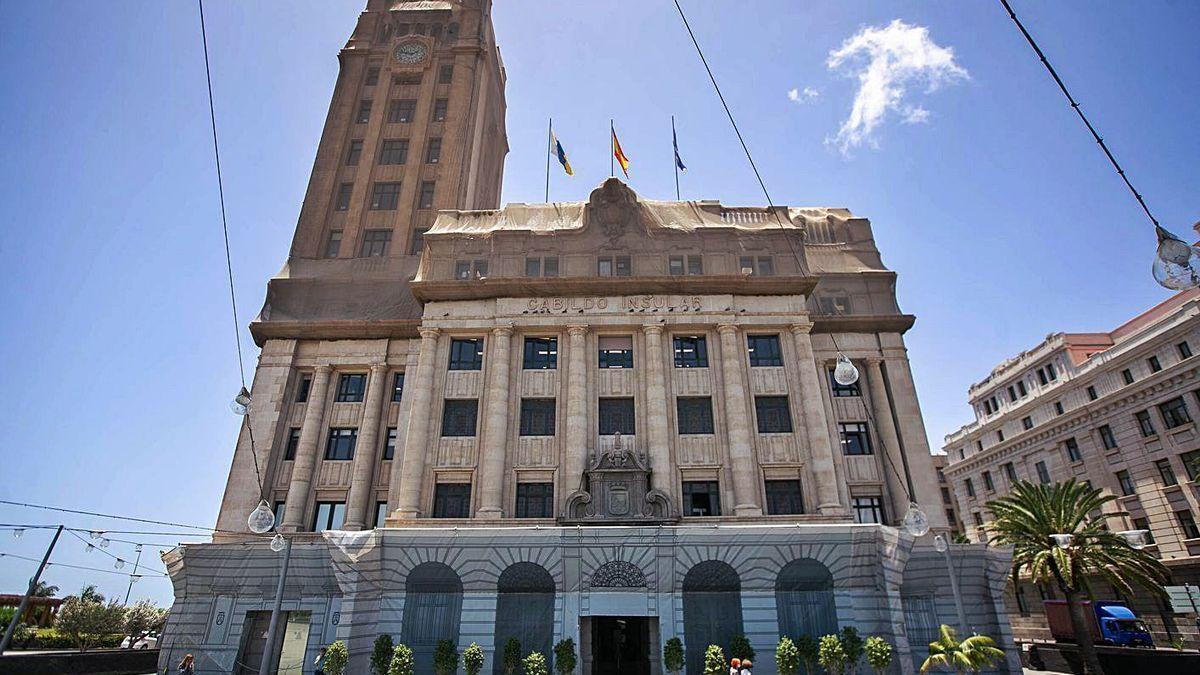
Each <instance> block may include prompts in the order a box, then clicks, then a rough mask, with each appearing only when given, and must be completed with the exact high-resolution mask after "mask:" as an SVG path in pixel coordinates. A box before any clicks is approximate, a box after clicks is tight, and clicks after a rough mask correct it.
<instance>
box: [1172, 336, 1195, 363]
mask: <svg viewBox="0 0 1200 675" xmlns="http://www.w3.org/2000/svg"><path fill="white" fill-rule="evenodd" d="M1175 349H1177V350H1179V358H1181V359H1190V358H1192V346H1191V345H1189V344H1188V343H1187V341H1186V340H1185V341H1184V342H1180V343H1179V344H1177V345H1175Z"/></svg>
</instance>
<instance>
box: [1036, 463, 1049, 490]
mask: <svg viewBox="0 0 1200 675" xmlns="http://www.w3.org/2000/svg"><path fill="white" fill-rule="evenodd" d="M1033 468H1034V470H1036V471H1037V476H1038V482H1039V483H1041V484H1042V485H1048V484H1049V483H1050V470H1049V469H1047V468H1046V463H1045V462H1038V463H1037V464H1034V465H1033Z"/></svg>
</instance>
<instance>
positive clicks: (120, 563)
mask: <svg viewBox="0 0 1200 675" xmlns="http://www.w3.org/2000/svg"><path fill="white" fill-rule="evenodd" d="M113 567H114V568H116V569H121V568H122V567H125V561H124V560H121V559H120V558H117V562H115V563H113Z"/></svg>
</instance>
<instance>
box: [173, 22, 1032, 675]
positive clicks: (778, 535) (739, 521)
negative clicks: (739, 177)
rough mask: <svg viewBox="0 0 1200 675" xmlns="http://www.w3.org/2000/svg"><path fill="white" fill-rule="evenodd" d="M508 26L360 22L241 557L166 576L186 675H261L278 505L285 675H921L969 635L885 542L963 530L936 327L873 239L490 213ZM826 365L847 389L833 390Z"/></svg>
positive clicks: (857, 231)
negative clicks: (325, 661) (284, 565)
mask: <svg viewBox="0 0 1200 675" xmlns="http://www.w3.org/2000/svg"><path fill="white" fill-rule="evenodd" d="M489 12H490V4H489V3H488V2H486V1H485V0H470V1H469V0H457V1H454V2H449V1H445V2H443V1H436V0H422V1H397V0H386V1H385V0H369V2H368V3H367V9H366V11H365V12H363V14H362V15H361V16H360V18H359V22H358V26H357V28H356V29H355V31H354V35H353V36H352V38H351V40H350V42H349V43H348V44H347V46H346V48H345V49H344V50H342V52H341V53H340V55H339V58H340V59H341V64H342V70H341V75H340V76H339V79H338V83H337V86H336V87H335V90H334V95H333V103H332V104H331V107H330V116H329V121H328V123H327V125H326V127H325V130H324V133H323V136H322V140H321V143H320V146H319V148H318V152H317V159H316V162H315V166H314V170H313V177H312V180H311V182H310V184H309V191H308V196H307V197H306V200H305V203H304V207H303V209H302V211H301V215H300V221H299V224H298V225H297V231H296V236H295V240H294V242H293V245H292V249H291V252H290V255H289V257H288V260H287V263H286V265H285V267H284V268H283V270H281V272H280V273H279V274H278V275H276V277H275V278H273V279H271V281H270V283H269V285H268V288H267V297H266V301H265V302H264V305H263V308H262V311H261V312H260V314H259V316H258V317H257V318H256V319H255V321H254V322H253V324H252V325H251V331H252V333H253V335H254V337H255V340H256V342H257V344H258V345H259V347H260V348H261V350H262V351H261V356H260V358H259V363H258V367H257V370H256V372H255V377H254V382H253V391H252V394H253V403H252V404H251V406H250V413H249V415H248V416H247V418H246V421H245V424H244V425H243V429H242V433H241V435H240V437H239V441H238V444H237V447H236V449H235V451H234V455H233V462H232V466H231V470H230V475H229V482H228V485H227V488H226V492H225V496H224V500H223V503H222V506H221V511H220V515H219V518H218V528H219V529H220V532H219V534H218V535H217V537H216V538H215V541H214V542H213V543H211V544H203V545H190V546H184V547H181V548H179V549H176V550H175V551H172V552H171V553H170V554H168V555H167V556H166V562H167V564H168V566H169V569H170V571H171V575H172V578H173V580H174V583H175V592H176V605H175V607H174V608H173V610H172V614H171V619H170V625H169V628H168V632H167V633H168V638H167V639H166V640H165V641H164V648H163V657H162V658H163V663H164V664H166V663H168V662H171V661H173V660H177V659H178V657H179V656H180V655H181V653H182V652H191V653H193V654H196V655H197V672H205V673H206V672H231V671H232V672H256V670H255V669H256V667H257V664H258V663H259V662H260V661H261V660H262V658H263V649H264V646H265V632H266V626H267V624H266V621H267V617H268V615H269V611H268V610H269V609H270V605H271V600H272V598H273V596H274V592H275V584H276V583H277V580H278V577H279V555H278V554H275V553H273V552H271V551H270V550H269V549H267V547H266V542H265V540H264V539H262V538H256V537H250V536H247V535H245V534H243V533H245V531H246V517H247V515H248V514H249V513H250V512H251V510H252V509H254V508H255V505H256V504H258V503H259V502H260V500H265V501H267V502H268V504H271V505H273V506H274V509H275V512H276V514H277V521H278V523H279V525H278V529H279V531H280V532H282V533H284V534H285V535H286V536H287V537H288V538H290V539H291V540H292V541H293V542H294V546H293V548H294V550H293V553H292V559H291V563H290V565H289V567H288V576H287V582H286V585H285V586H284V596H283V597H284V610H285V611H286V612H287V617H286V620H285V621H284V623H283V624H282V625H281V627H280V640H279V644H280V648H279V650H278V651H277V652H276V653H275V654H271V655H268V657H269V658H271V659H272V660H274V661H276V662H277V664H278V668H279V671H280V672H298V671H297V669H300V670H302V671H303V672H309V670H308V669H309V668H311V659H312V657H313V655H315V653H316V650H317V649H318V648H319V647H320V646H322V645H324V644H327V643H328V642H330V641H332V640H334V639H341V640H345V641H346V642H347V644H348V645H349V648H350V652H351V664H352V665H351V671H350V672H352V673H355V674H358V673H365V672H367V670H366V668H367V659H368V656H369V653H370V650H371V644H372V642H373V641H374V640H375V638H376V637H377V636H378V635H380V634H382V633H387V634H390V635H391V636H392V637H393V638H394V639H396V640H397V641H400V642H404V643H406V644H409V645H410V646H411V647H413V648H414V650H415V651H416V652H417V656H418V672H421V673H427V672H431V665H432V664H431V660H430V659H431V655H432V652H433V649H434V647H435V646H436V643H437V641H438V640H441V639H451V640H454V641H456V642H457V644H458V646H459V648H460V649H462V648H464V647H466V646H467V645H468V644H469V643H471V642H476V643H478V644H479V645H480V646H482V647H483V648H484V650H485V653H486V655H487V659H488V662H487V665H486V667H485V668H486V669H487V670H488V671H489V672H498V671H499V668H500V665H499V663H498V661H499V659H498V653H499V652H500V651H502V649H503V645H504V642H505V641H506V640H507V639H508V637H517V638H518V639H519V640H520V641H521V644H522V645H523V651H526V652H527V651H532V650H535V649H536V650H539V651H548V650H549V649H550V648H551V646H552V645H553V644H554V643H556V642H558V641H559V640H561V639H564V638H571V639H573V640H574V641H575V644H576V645H577V646H578V649H579V653H580V663H581V667H580V671H581V672H582V673H584V674H585V675H592V674H593V673H595V674H597V675H600V674H604V673H611V672H618V671H619V672H622V673H646V674H647V675H648V674H649V673H655V674H658V673H661V672H663V670H662V664H661V662H660V660H661V654H662V647H663V644H664V643H665V641H667V640H668V639H670V638H672V637H679V638H680V639H681V640H682V641H683V642H684V646H685V649H686V653H687V658H688V661H689V664H690V665H689V672H696V671H697V669H698V665H697V664H698V660H699V658H700V656H701V654H702V653H703V650H704V648H705V647H706V646H707V645H708V644H720V645H723V646H726V647H727V646H728V644H729V641H730V639H731V638H732V637H734V636H736V635H745V636H747V637H748V638H749V640H750V642H751V644H752V645H753V647H754V649H755V650H756V652H757V653H758V656H759V658H758V659H756V662H757V664H758V665H757V668H756V672H760V673H772V672H774V663H773V661H772V655H773V653H774V647H775V644H776V642H777V641H778V638H779V636H780V635H781V634H787V635H792V636H795V635H797V634H800V633H807V634H812V635H815V636H819V635H821V634H824V633H827V632H831V631H833V630H834V629H835V628H837V627H839V626H843V625H854V626H857V627H858V628H859V629H860V630H861V631H863V632H864V633H868V634H878V635H881V636H883V637H885V638H887V639H888V640H890V641H891V642H892V643H893V644H895V645H896V646H897V648H898V650H899V653H898V658H897V661H896V663H897V665H896V672H904V673H910V672H912V671H913V669H914V666H915V664H917V663H919V662H920V659H921V658H923V656H924V653H925V651H924V649H922V645H923V643H926V642H928V641H929V640H930V639H932V637H933V635H934V632H935V631H936V628H937V625H938V623H940V622H950V621H952V620H953V617H955V611H954V609H953V607H954V603H953V598H951V597H950V595H949V590H948V589H947V588H946V585H945V584H944V583H941V582H940V580H943V579H944V575H945V574H946V569H945V563H944V559H943V558H942V557H941V556H940V555H936V554H934V552H933V551H932V548H931V547H930V545H929V542H928V539H929V537H925V538H923V539H922V540H917V541H914V540H913V538H912V537H910V536H908V535H905V534H902V533H901V532H900V531H898V530H897V529H895V527H894V526H895V525H896V524H898V523H899V522H900V520H901V518H902V516H903V514H904V513H905V511H906V509H908V507H909V504H910V501H911V502H915V503H917V504H918V505H919V506H920V508H921V509H922V510H923V511H924V512H925V513H926V514H928V517H929V520H930V523H931V525H932V527H933V528H934V530H935V531H944V530H946V529H947V522H946V520H945V516H944V513H945V512H944V509H943V506H942V503H941V498H940V491H939V486H938V483H937V479H936V473H935V471H934V467H933V458H932V456H931V455H930V452H929V447H928V441H927V439H926V436H925V431H924V426H923V422H922V419H921V411H920V406H919V404H918V401H917V396H916V390H915V386H914V384H913V380H912V373H911V369H910V366H909V362H908V358H907V353H906V350H905V347H904V337H903V336H904V334H905V332H906V331H907V330H908V329H909V328H910V327H911V326H912V325H913V322H914V317H912V316H911V315H907V314H904V313H903V312H901V310H900V308H899V307H898V305H897V302H896V296H895V283H896V274H895V272H893V271H891V270H888V269H887V268H886V267H885V266H884V265H883V262H882V260H881V257H880V254H879V251H878V249H877V248H876V246H875V243H874V238H873V234H872V229H871V224H870V222H869V221H868V220H866V219H865V218H862V217H858V216H855V215H854V214H852V213H851V212H849V211H848V210H846V209H840V208H798V207H775V208H766V207H735V206H727V205H723V204H721V203H720V202H718V201H715V200H706V201H686V202H681V201H656V200H650V199H646V198H644V197H642V196H639V195H638V194H636V193H635V192H634V191H633V190H632V189H631V188H630V187H629V186H627V185H625V184H624V183H622V182H621V181H618V180H615V179H610V180H608V181H606V182H604V183H603V184H602V185H600V186H599V187H597V188H596V189H595V190H594V191H593V192H592V193H591V195H590V197H589V199H588V200H587V201H585V202H571V203H552V204H510V205H508V206H505V207H504V208H498V206H499V205H498V203H497V202H498V195H499V186H500V176H501V171H502V167H503V157H504V154H505V152H506V149H507V148H506V142H505V140H504V106H505V102H504V86H503V85H504V71H503V67H502V65H501V63H500V57H499V52H498V50H497V48H496V45H495V41H494V37H493V35H492V29H491V22H490V16H489ZM410 103H411V105H410ZM393 110H397V111H398V112H396V113H395V114H394V115H393V112H392V111H393ZM435 139H440V141H439V142H438V143H436V144H433V141H434V140H435ZM401 141H405V142H406V144H402V143H400V142H401ZM406 147H407V148H409V149H412V148H422V150H421V154H420V155H418V154H417V153H415V152H409V153H408V155H407V157H405V156H404V154H403V152H402V151H403V149H404V148H406ZM431 148H434V149H436V152H435V151H434V150H433V149H431ZM418 156H419V157H420V159H419V160H418V159H416V158H417V157H418ZM429 185H432V186H433V187H432V188H430V187H428V186H429ZM400 242H404V243H405V245H399V243H400ZM839 353H841V354H845V355H846V356H848V357H849V358H850V359H852V360H853V362H854V363H855V364H856V365H857V367H858V369H859V371H860V373H861V375H860V379H859V380H858V382H857V383H855V384H852V385H845V386H843V385H838V384H837V383H836V382H835V381H834V380H833V379H832V377H831V371H832V368H833V366H834V363H835V359H836V358H837V356H838V354H839ZM260 474H261V476H262V483H261V484H260V483H259V480H258V476H259V475H260ZM956 554H957V556H958V557H959V558H960V560H962V561H964V562H963V564H962V565H961V566H959V568H958V570H957V573H959V574H960V575H962V577H963V582H962V584H961V586H962V588H963V592H964V595H965V596H966V597H967V598H968V604H969V606H970V607H971V608H972V611H971V613H970V616H969V622H970V623H971V626H972V627H974V628H977V629H979V630H981V631H983V632H987V633H989V634H991V635H994V636H996V637H998V638H999V639H1000V641H1001V642H1002V643H1003V644H1010V643H1011V640H1010V639H1009V636H1008V632H1007V631H1008V627H1007V624H1006V622H1005V620H1004V616H1003V613H1002V612H1001V611H1000V607H1001V603H1002V598H1001V593H1002V589H1003V579H1004V574H1005V570H1006V564H1007V557H1006V554H1004V553H1003V552H1001V551H995V550H986V549H984V548H983V547H969V546H962V547H956ZM910 645H917V649H910ZM306 659H307V660H306ZM1016 663H1017V662H1016V658H1015V653H1011V652H1010V658H1009V660H1008V661H1007V662H1006V663H1005V664H1004V666H1003V668H1002V669H1001V670H1002V671H1004V672H1015V670H1016V668H1017V665H1016ZM306 664H309V665H306Z"/></svg>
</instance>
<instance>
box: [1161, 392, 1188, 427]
mask: <svg viewBox="0 0 1200 675" xmlns="http://www.w3.org/2000/svg"><path fill="white" fill-rule="evenodd" d="M1158 412H1159V413H1160V414H1162V418H1163V426H1164V427H1166V428H1168V429H1174V428H1175V427H1181V426H1183V425H1185V424H1187V423H1188V422H1191V421H1192V415H1191V413H1189V412H1188V407H1187V403H1185V402H1184V400H1183V397H1182V396H1178V397H1176V398H1173V399H1171V400H1170V401H1167V402H1166V403H1161V404H1159V406H1158Z"/></svg>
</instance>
